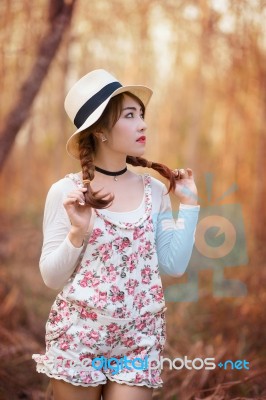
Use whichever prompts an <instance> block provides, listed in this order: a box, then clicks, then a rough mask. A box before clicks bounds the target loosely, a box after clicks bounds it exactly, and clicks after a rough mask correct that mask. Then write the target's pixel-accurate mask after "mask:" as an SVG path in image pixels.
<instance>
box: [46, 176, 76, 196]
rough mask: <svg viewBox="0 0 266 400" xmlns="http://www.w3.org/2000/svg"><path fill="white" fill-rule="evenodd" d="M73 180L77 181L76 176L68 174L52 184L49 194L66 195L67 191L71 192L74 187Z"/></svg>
mask: <svg viewBox="0 0 266 400" xmlns="http://www.w3.org/2000/svg"><path fill="white" fill-rule="evenodd" d="M74 178H76V179H78V174H74V173H71V174H68V175H66V176H65V177H63V178H61V179H59V180H58V181H56V182H54V183H53V184H52V186H51V187H50V189H49V192H48V193H49V194H50V195H51V194H54V195H58V194H61V195H62V194H64V193H68V192H69V191H71V190H73V188H74V187H75V181H74Z"/></svg>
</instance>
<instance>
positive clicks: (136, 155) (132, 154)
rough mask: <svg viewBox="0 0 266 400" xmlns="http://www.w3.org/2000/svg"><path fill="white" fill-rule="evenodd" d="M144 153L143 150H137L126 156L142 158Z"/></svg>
mask: <svg viewBox="0 0 266 400" xmlns="http://www.w3.org/2000/svg"><path fill="white" fill-rule="evenodd" d="M144 153H145V151H144V149H143V150H137V151H130V153H129V154H128V156H129V157H142V156H143V155H144Z"/></svg>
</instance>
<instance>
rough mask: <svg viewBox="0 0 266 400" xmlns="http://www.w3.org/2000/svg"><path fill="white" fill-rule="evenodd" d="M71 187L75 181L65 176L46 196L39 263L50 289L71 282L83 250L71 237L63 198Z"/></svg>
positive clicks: (44, 279)
mask: <svg viewBox="0 0 266 400" xmlns="http://www.w3.org/2000/svg"><path fill="white" fill-rule="evenodd" d="M71 189H73V188H72V182H71V181H70V180H66V179H62V180H61V181H58V182H56V183H55V184H54V185H52V187H51V188H50V190H49V192H48V195H47V198H46V203H45V209H44V219H43V246H42V253H41V258H40V264H39V265H40V271H41V275H42V278H43V281H44V283H45V284H46V285H47V286H48V287H49V288H51V289H59V288H61V287H63V286H64V284H65V283H66V282H67V281H68V279H69V278H70V276H71V275H72V273H73V271H74V268H75V265H76V262H77V259H78V257H79V255H80V253H81V250H82V247H79V248H77V247H74V246H73V245H72V243H71V242H70V240H69V238H68V233H69V231H70V228H71V224H70V221H69V218H68V215H67V213H66V210H65V208H64V206H63V200H64V196H66V194H67V192H69V191H71Z"/></svg>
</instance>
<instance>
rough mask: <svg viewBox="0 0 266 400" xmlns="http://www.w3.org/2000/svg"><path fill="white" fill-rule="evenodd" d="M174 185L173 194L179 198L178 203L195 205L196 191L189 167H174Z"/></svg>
mask: <svg viewBox="0 0 266 400" xmlns="http://www.w3.org/2000/svg"><path fill="white" fill-rule="evenodd" d="M173 173H174V174H175V175H176V187H175V191H174V194H175V195H176V196H177V197H178V198H179V200H180V203H182V204H189V205H197V204H198V202H197V199H198V191H197V187H196V184H195V182H194V178H193V172H192V170H191V169H190V168H186V169H175V170H173Z"/></svg>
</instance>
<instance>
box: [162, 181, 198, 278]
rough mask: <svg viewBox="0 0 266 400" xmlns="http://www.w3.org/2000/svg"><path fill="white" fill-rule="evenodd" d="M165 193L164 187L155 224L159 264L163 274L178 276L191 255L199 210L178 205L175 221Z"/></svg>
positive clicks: (191, 206) (182, 271)
mask: <svg viewBox="0 0 266 400" xmlns="http://www.w3.org/2000/svg"><path fill="white" fill-rule="evenodd" d="M165 193H166V187H165V186H164V191H163V193H162V198H161V205H160V211H159V213H158V215H157V218H156V222H155V226H156V248H157V255H158V261H159V266H160V268H161V269H162V270H163V272H165V273H166V274H168V275H171V276H181V275H182V274H184V272H185V270H186V268H187V266H188V263H189V260H190V257H191V254H192V250H193V245H194V241H195V230H196V225H197V221H198V215H199V210H200V206H199V205H197V206H193V205H186V204H182V203H181V204H180V206H179V212H178V217H177V219H176V220H175V219H174V218H173V214H172V207H171V201H170V197H169V195H168V194H165Z"/></svg>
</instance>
